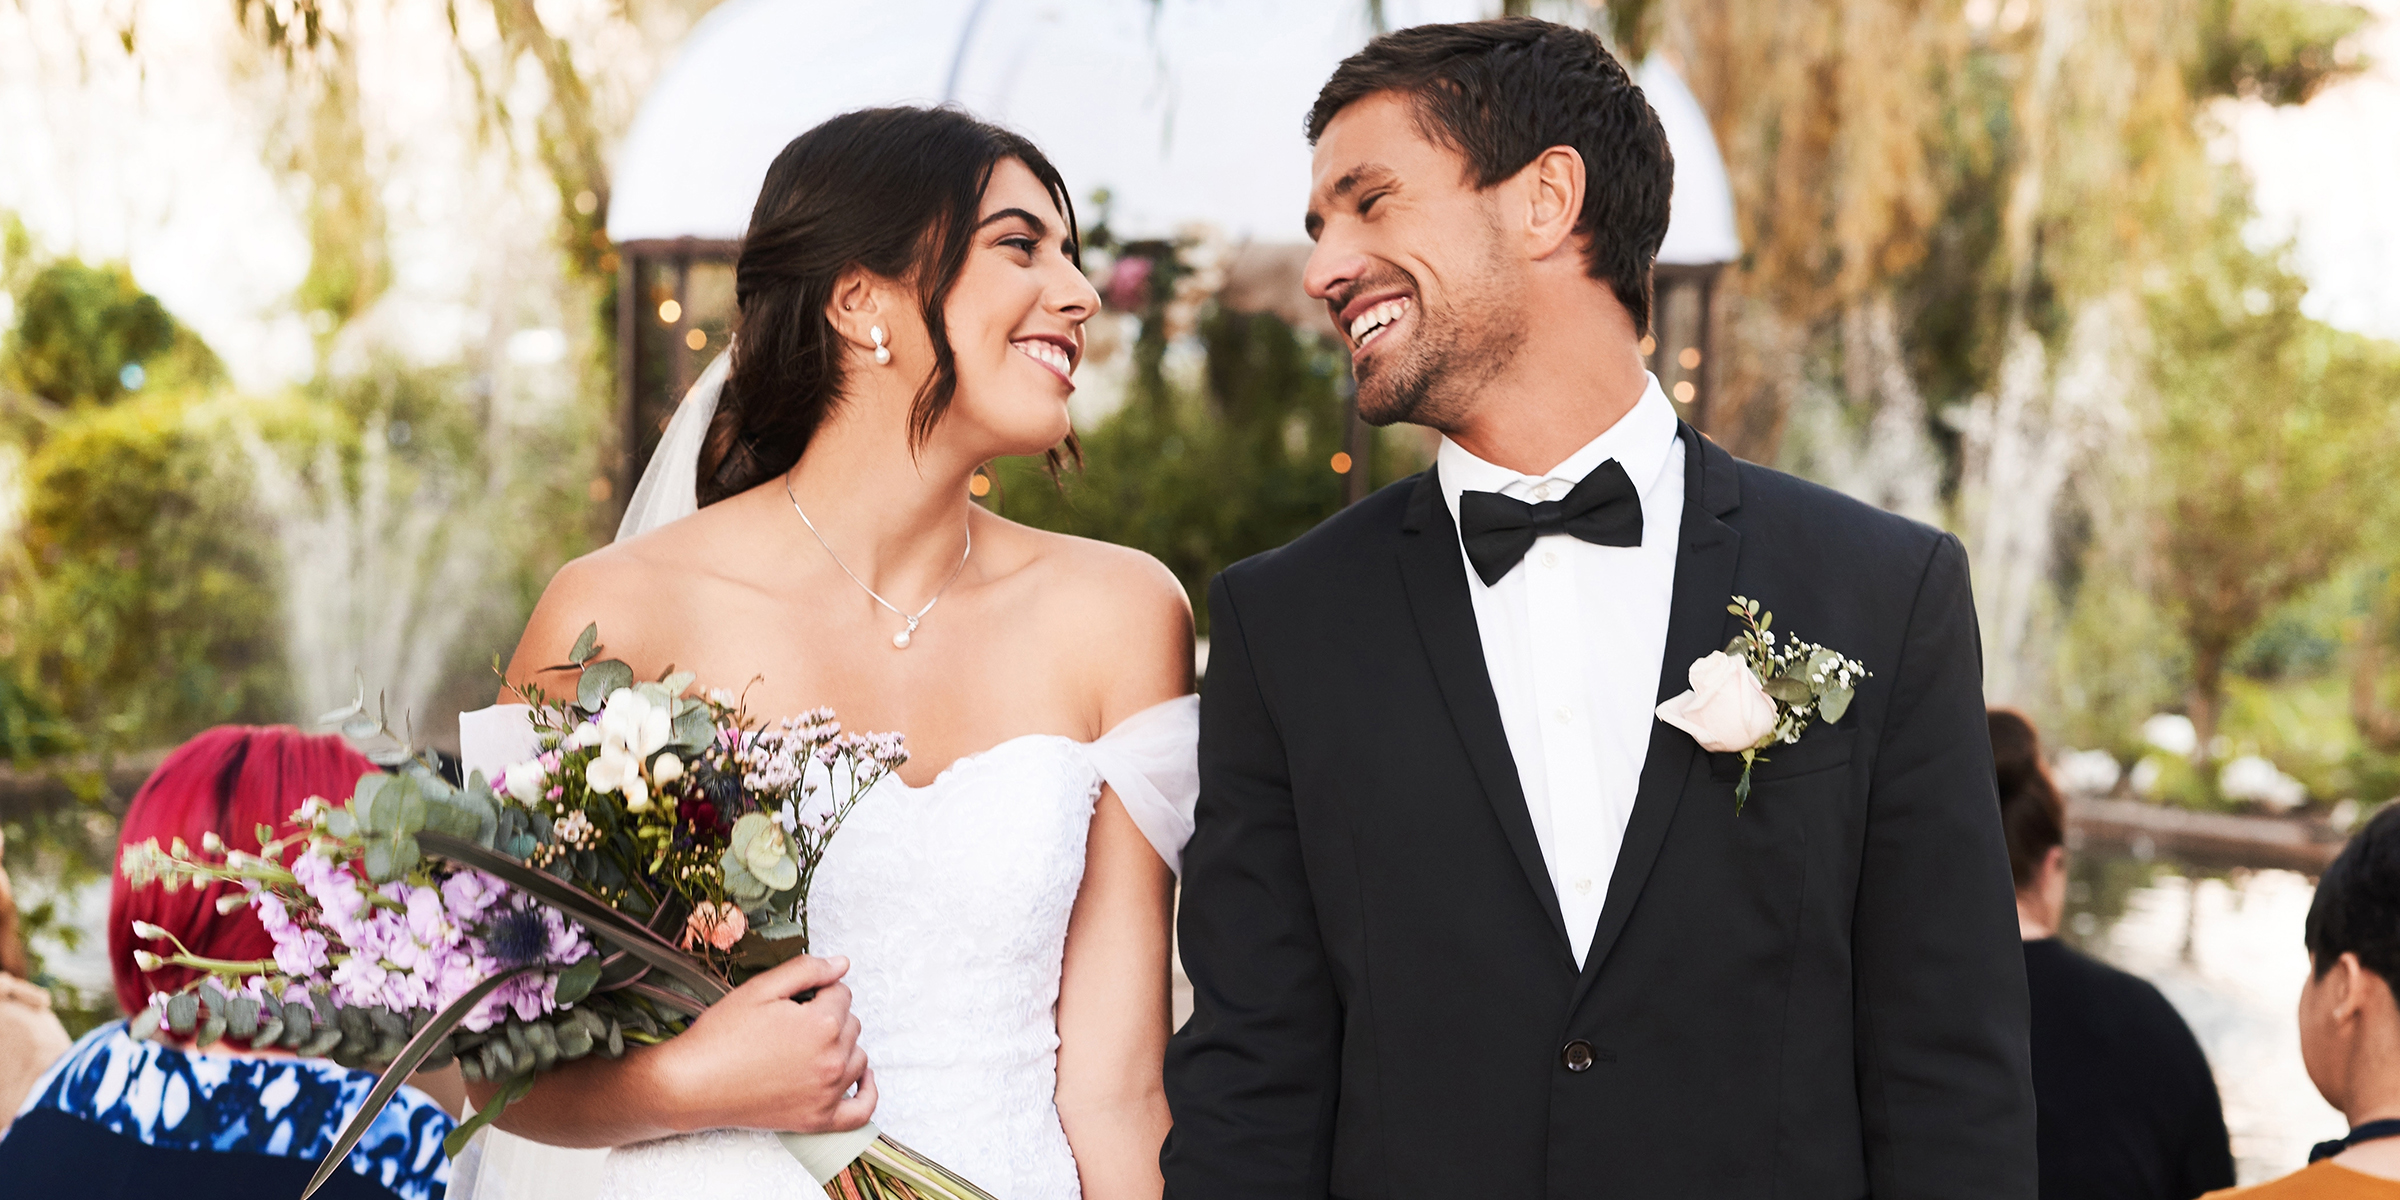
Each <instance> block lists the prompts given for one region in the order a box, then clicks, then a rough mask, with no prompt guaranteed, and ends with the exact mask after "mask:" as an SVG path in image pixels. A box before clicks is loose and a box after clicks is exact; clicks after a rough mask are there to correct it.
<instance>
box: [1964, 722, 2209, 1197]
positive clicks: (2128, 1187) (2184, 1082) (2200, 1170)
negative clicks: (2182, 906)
mask: <svg viewBox="0 0 2400 1200" xmlns="http://www.w3.org/2000/svg"><path fill="white" fill-rule="evenodd" d="M1989 720H1990V725H1991V731H1992V765H1993V766H1994V767H1995V768H1996V769H1997V771H1998V773H1999V776H2000V823H2001V825H2002V827H2003V828H2004V829H2005V830H2006V832H2007V835H2008V860H2009V869H2010V870H2011V871H2013V872H2014V873H2015V875H2016V883H2017V925H2018V928H2019V931H2020V932H2021V933H2023V935H2024V938H2025V983H2026V987H2027V989H2028V990H2029V991H2030V992H2031V993H2032V999H2033V1094H2034V1103H2035V1108H2036V1111H2037V1113H2038V1116H2037V1118H2036V1122H2037V1123H2036V1133H2035V1138H2036V1144H2037V1149H2038V1151H2039V1155H2040V1162H2041V1186H2042V1192H2041V1195H2042V1200H2082V1198H2084V1197H2090V1198H2091V1200H2193V1197H2196V1196H2198V1195H2200V1194H2201V1193H2203V1192H2206V1191H2208V1190H2210V1189H2212V1188H2221V1187H2229V1186H2231V1185H2232V1183H2233V1151H2232V1146H2231V1144H2230V1143H2229V1142H2228V1140H2227V1139H2226V1136H2225V1112H2224V1109H2223V1107H2222V1106H2221V1105H2220V1104H2219V1102H2218V1099H2217V1085H2216V1080H2215V1078H2214V1077H2213V1076H2211V1075H2210V1073H2209V1069H2208V1059H2207V1058H2206V1057H2205V1056H2203V1055H2202V1054H2201V1052H2200V1043H2199V1042H2198V1041H2197V1040H2195V1039H2194V1038H2193V1037H2192V1031H2191V1028H2190V1027H2189V1026H2187V1025H2185V1024H2184V1023H2183V1018H2182V1016H2180V1015H2179V1014H2177V1013H2176V1011H2175V1008H2174V1006H2173V1005H2170V1004H2168V1003H2167V998H2166V997H2164V996H2162V995H2159V993H2158V989H2157V988H2155V987H2152V986H2150V985H2149V984H2148V983H2145V982H2143V981H2142V980H2140V979H2136V978H2134V977H2133V976H2131V975H2128V974H2126V973H2125V972H2123V971H2120V970H2117V969H2116V968H2114V967H2111V966H2108V965H2106V964H2104V963H2101V962H2098V961H2095V960H2093V959H2091V958H2088V957H2085V956H2084V955H2082V954H2078V953H2076V952H2075V951H2074V950H2072V949H2069V948H2068V947H2067V946H2066V945H2065V944H2064V943H2062V942H2060V941H2059V940H2058V937H2057V934H2058V923H2059V918H2060V917H2061V915H2063V914H2062V910H2063V909H2064V908H2065V907H2066V896H2067V866H2066V854H2067V851H2066V826H2067V814H2066V805H2065V803H2064V802H2063V801H2062V800H2061V799H2060V797H2059V793H2058V788H2057V787H2056V786H2055V785H2054V784H2052V783H2051V781H2050V773H2049V771H2048V769H2047V768H2045V767H2044V766H2043V764H2042V748H2041V741H2040V738H2039V737H2038V736H2036V734H2035V733H2034V729H2033V725H2032V723H2031V722H2029V721H2027V720H2026V719H2025V718H2024V716H2023V715H2022V714H2019V713H2016V712H2012V711H2010V710H2008V709H1993V710H1992V711H1991V714H1990V718H1989Z"/></svg>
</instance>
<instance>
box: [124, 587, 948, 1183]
mask: <svg viewBox="0 0 2400 1200" xmlns="http://www.w3.org/2000/svg"><path fill="white" fill-rule="evenodd" d="M598 637H599V630H598V628H597V627H596V626H595V627H587V628H586V629H585V630H584V631H583V634H582V636H581V637H580V638H578V639H577V640H576V643H575V647H574V650H573V652H572V653H571V654H570V656H569V658H570V661H569V662H568V663H567V664H566V665H565V666H564V667H561V668H559V669H560V670H574V671H577V672H579V675H578V678H577V684H576V688H575V694H574V696H573V697H572V698H571V699H567V700H562V701H558V702H552V701H551V700H549V698H548V697H546V696H545V695H543V694H542V693H541V692H540V690H539V689H527V690H525V691H520V692H519V693H518V696H519V698H520V699H523V700H524V701H525V702H526V703H527V704H528V705H529V706H530V707H531V715H532V721H533V725H534V728H535V730H536V733H537V735H538V737H539V742H540V745H541V746H542V750H541V753H540V754H538V755H537V756H536V757H534V758H532V759H529V760H527V761H525V762H521V763H517V764H514V765H512V766H509V767H507V768H506V769H505V770H503V771H502V772H501V773H500V775H499V776H498V777H497V778H494V779H491V780H486V779H484V778H483V777H482V775H481V773H477V774H475V775H472V776H470V777H469V778H468V779H467V781H466V785H465V786H464V787H452V786H450V784H449V783H448V782H447V781H445V780H444V779H443V778H442V777H441V776H440V775H439V774H437V773H436V772H435V771H434V770H433V769H432V767H431V766H430V765H429V764H428V763H426V762H425V761H423V760H422V759H420V758H417V757H415V756H414V755H410V756H408V757H407V759H406V761H405V763H404V765H403V766H401V767H400V768H399V769H398V770H396V771H393V772H390V773H377V774H372V775H368V776H365V777H364V778H362V779H360V780H359V782H358V787H357V790H356V792H355V794H353V795H352V796H351V797H350V799H349V800H348V801H347V802H345V803H342V804H338V805H336V804H332V803H329V802H327V801H325V800H323V799H321V798H316V797H311V798H309V799H308V800H306V801H305V802H303V803H302V804H301V806H300V808H299V811H298V812H297V813H296V814H295V815H294V818H293V819H294V824H295V825H296V826H297V829H298V831H297V832H295V833H292V834H290V835H289V836H286V837H282V838H276V837H275V836H274V831H273V830H271V829H265V828H262V829H261V830H260V831H259V841H260V842H261V843H262V850H261V852H260V853H257V854H247V853H243V852H239V851H234V852H230V853H229V852H227V850H226V847H225V845H224V842H223V840H222V839H221V838H219V837H218V836H217V835H216V834H214V833H211V834H210V835H208V836H207V837H205V838H203V839H202V845H201V847H200V848H199V850H197V851H195V850H194V849H193V848H192V847H190V846H188V845H186V844H185V843H184V842H183V841H182V840H181V839H176V840H175V841H174V842H173V843H172V844H171V845H169V846H167V847H163V848H162V847H160V846H159V845H158V844H157V842H156V841H155V840H152V841H150V842H147V843H143V844H141V845H136V846H129V847H127V848H126V849H125V852H124V857H123V860H122V863H121V869H122V870H123V871H124V872H125V875H126V877H127V878H128V879H129V880H131V881H132V882H134V883H136V884H143V883H148V882H152V881H158V882H161V883H163V884H164V885H165V886H167V887H169V888H174V887H177V886H180V885H182V884H183V883H187V882H189V883H194V884H195V885H200V884H204V883H206V882H208V881H214V880H229V881H233V882H234V883H236V884H238V885H239V887H240V888H241V889H242V890H241V891H240V892H239V893H238V894H229V895H227V896H226V897H225V899H224V900H222V901H220V905H221V907H223V908H224V909H225V910H226V911H231V910H232V908H234V907H238V906H241V905H248V906H250V907H251V908H253V909H254V910H255V911H256V912H257V914H258V917H259V920H260V923H261V924H263V925H265V927H266V929H267V932H268V933H269V934H270V935H271V936H272V937H273V939H274V945H275V949H274V957H272V958H269V959H260V960H257V961H249V962H232V961H225V960H220V959H210V958H203V957H199V956H196V955H193V954H191V953H189V952H188V951H187V950H186V949H185V948H184V947H183V946H182V945H181V944H180V943H178V942H175V941H174V939H173V938H172V937H171V936H170V935H169V934H168V933H167V931H166V930H164V929H161V928H159V927H157V926H155V925H150V924H147V923H137V924H136V925H135V926H134V934H135V936H136V937H137V938H139V939H142V940H143V941H144V942H147V943H151V944H154V945H155V944H157V943H160V942H165V943H168V945H167V946H166V947H164V948H163V949H160V950H149V949H145V950H141V951H137V952H136V957H137V958H138V959H139V960H140V961H141V964H142V966H143V968H144V969H145V970H154V969H156V968H157V967H159V966H162V965H172V966H182V967H188V968H191V969H193V970H195V971H197V972H199V973H200V974H199V976H198V977H197V978H196V979H195V981H194V982H193V983H192V984H191V985H190V986H188V987H186V988H185V989H183V990H182V991H180V992H177V993H175V994H173V995H168V994H164V993H162V994H160V995H157V996H154V997H152V1001H151V1004H150V1006H149V1008H148V1009H146V1010H145V1011H143V1012H142V1013H141V1014H140V1015H139V1016H138V1017H136V1018H135V1020H134V1022H133V1029H132V1032H133V1033H134V1035H135V1036H137V1037H152V1036H158V1035H159V1034H160V1031H161V1030H167V1031H172V1032H173V1033H174V1034H175V1035H178V1036H182V1037H189V1038H192V1039H194V1040H196V1041H197V1042H198V1044H200V1045H203V1046H205V1045H209V1044H211V1043H213V1042H215V1041H217V1040H219V1039H232V1040H235V1041H240V1042H246V1043H248V1044H250V1045H253V1046H280V1047H283V1048H286V1049H290V1050H293V1051H296V1052H299V1053H301V1054H306V1055H311V1056H322V1057H330V1058H332V1059H333V1060H334V1061H336V1062H338V1063H341V1064H342V1065H344V1066H348V1067H353V1068H357V1067H381V1068H382V1075H381V1077H380V1078H379V1079H378V1080H377V1082H376V1085H375V1087H374V1089H373V1090H372V1091H371V1092H370V1093H369V1094H368V1097H367V1101H366V1103H365V1104H364V1105H363V1106H362V1107H361V1108H360V1110H359V1112H358V1114H357V1115H356V1116H355V1117H354V1118H352V1120H351V1122H350V1124H349V1125H348V1127H346V1128H345V1129H344V1130H343V1131H342V1135H341V1136H340V1137H339V1138H337V1139H336V1140H335V1142H334V1145H333V1148H332V1149H331V1150H330V1151H329V1152H328V1153H327V1154H326V1156H325V1160H324V1161H323V1162H322V1163H320V1164H319V1165H318V1168H317V1172H316V1178H315V1179H314V1180H313V1181H312V1182H311V1183H310V1185H309V1191H308V1193H305V1194H304V1200H305V1195H308V1194H314V1192H315V1191H316V1190H317V1188H318V1187H320V1186H322V1185H323V1184H324V1182H325V1180H326V1179H327V1178H329V1177H330V1176H331V1175H332V1173H333V1171H334V1170H335V1169H337V1168H338V1167H339V1166H340V1164H341V1163H342V1162H343V1160H344V1159H346V1158H347V1157H348V1155H349V1153H350V1151H351V1149H352V1148H353V1147H354V1146H356V1145H357V1143H358V1140H359V1139H360V1138H361V1137H362V1136H364V1134H365V1133H366V1130H367V1128H368V1126H369V1125H370V1124H371V1123H372V1121H373V1119H374V1117H375V1114H376V1113H377V1112H378V1111H379V1110H381V1109H382V1107H383V1106H384V1104H385V1103H386V1102H388V1101H389V1100H390V1099H391V1097H392V1095H393V1094H394V1093H395V1092H397V1091H398V1090H399V1088H400V1085H401V1084H402V1083H403V1082H405V1081H406V1080H407V1079H408V1077H409V1076H410V1075H411V1074H413V1073H415V1072H417V1071H420V1070H430V1069H438V1068H440V1067H442V1066H444V1065H446V1064H448V1063H450V1062H452V1061H454V1060H455V1061H456V1062H457V1064H458V1067H459V1070H460V1072H461V1073H462V1074H463V1075H465V1077H466V1078H467V1079H468V1081H470V1082H490V1083H497V1084H499V1085H500V1088H499V1091H498V1093H497V1094H496V1096H495V1097H494V1098H493V1100H492V1102H491V1103H490V1104H489V1105H488V1106H486V1107H485V1108H484V1109H483V1110H481V1111H479V1112H477V1113H476V1114H475V1115H474V1117H473V1118H472V1119H470V1120H469V1121H467V1122H465V1123H464V1124H462V1125H461V1126H460V1127H459V1128H458V1129H457V1130H456V1131H455V1132H453V1133H452V1134H451V1135H450V1137H449V1140H448V1141H447V1142H446V1143H445V1149H446V1150H448V1152H449V1153H450V1154H452V1155H453V1156H455V1155H456V1154H457V1153H458V1152H459V1151H460V1150H461V1149H462V1148H463V1147H464V1146H465V1144H466V1142H467V1139H469V1138H470V1137H472V1136H473V1135H474V1133H475V1132H476V1130H478V1129H480V1128H481V1127H482V1126H484V1125H485V1124H488V1123H489V1122H490V1121H491V1120H492V1119H493V1118H494V1117H496V1116H498V1115H499V1113H500V1111H501V1110H502V1109H503V1108H505V1107H506V1106H507V1105H508V1104H509V1103H511V1102H513V1101H515V1100H516V1099H518V1098H520V1097H522V1096H523V1095H525V1093H526V1092H528V1091H529V1090H531V1088H532V1086H533V1082H534V1079H535V1077H536V1076H537V1075H538V1074H539V1073H540V1072H542V1071H545V1070H548V1069H549V1068H551V1067H553V1066H555V1065H557V1064H558V1063H561V1062H568V1061H572V1060H575V1059H579V1058H582V1057H583V1056H585V1055H588V1054H602V1055H606V1056H608V1057H611V1058H614V1057H616V1056H618V1055H620V1054H622V1053H624V1050H625V1046H626V1045H627V1044H628V1043H632V1044H636V1045H649V1044H656V1043H658V1042H662V1041H664V1040H666V1039H668V1038H671V1037H673V1036H675V1035H676V1034H677V1033H680V1032H682V1031H683V1030H684V1029H686V1028H688V1027H689V1026H690V1024H691V1022H692V1020H693V1018H695V1017H697V1016H698V1015H699V1014H700V1013H701V1012H703V1011H705V1010H706V1009H707V1007H708V1006H709V1005H710V1004H711V1003H713V1002H715V1001H716V1000H718V999H720V998H722V997H723V996H724V995H725V994H726V993H727V992H729V991H730V990H731V989H732V988H733V987H734V986H735V985H737V984H739V983H741V982H742V981H743V980H745V979H748V978H750V977H751V976H753V975H756V974H758V973H759V972H762V971H765V970H767V969H769V968H771V967H773V966H775V965H776V964H778V963H782V962H785V961H788V960H789V959H791V958H793V957H796V956H798V955H801V954H804V953H806V952H807V950H808V889H809V882H810V880H811V878H812V876H813V874H814V872H815V870H816V866H817V864H818V862H819V861H820V860H821V859H822V858H823V857H824V853H825V849H826V847H827V845H828V844H829V843H830V842H831V840H832V838H833V836H834V833H835V832H836V831H837V830H839V829H840V828H841V824H842V821H843V820H844V818H846V817H847V816H848V815H849V813H850V811H851V809H852V807H853V806H855V805H856V804H857V803H858V801H859V800H860V799H861V798H862V797H863V796H865V794H866V793H867V792H868V791H869V790H870V789H871V788H873V787H874V786H875V784H876V783H877V782H878V781H879V780H881V779H882V778H883V777H884V776H885V775H886V774H889V773H890V772H891V771H892V770H893V769H894V768H896V767H897V766H899V765H900V764H901V763H902V762H905V761H906V760H907V751H906V750H905V749H904V748H903V746H902V743H901V739H900V737H899V736H898V735H896V734H861V733H849V732H845V731H844V730H843V729H842V727H841V723H840V722H839V721H837V720H835V718H834V714H833V712H832V711H831V710H830V709H818V710H815V711H813V712H807V713H803V714H801V715H799V716H796V717H790V718H787V719H784V720H782V721H780V722H776V723H773V724H767V723H761V722H757V721H753V720H751V719H750V718H749V717H748V716H747V714H746V713H745V712H744V711H743V709H742V707H741V705H740V703H739V701H738V700H737V699H736V698H735V697H734V696H732V695H731V694H729V693H726V692H723V691H714V692H711V693H709V694H708V695H706V696H704V697H693V696H686V695H685V694H684V693H685V692H686V691H687V690H689V689H690V687H691V684H692V681H693V677H692V676H691V675H690V674H688V673H679V674H670V675H668V676H666V677H665V678H663V679H660V680H658V681H656V682H644V683H637V682H635V680H634V675H633V670H632V668H630V667H628V666H627V665H626V664H625V663H623V662H620V661H617V660H614V659H597V658H596V655H597V651H598V649H599V647H598ZM328 720H338V721H342V722H344V725H343V730H344V732H345V733H347V734H350V735H352V736H353V737H364V736H371V735H373V734H376V733H380V732H382V730H383V726H384V723H383V721H382V720H381V719H380V718H379V717H374V716H368V715H367V714H366V712H365V704H364V695H363V689H362V695H361V702H360V703H359V704H356V705H353V706H352V707H351V708H349V709H346V710H343V711H342V712H339V713H334V714H329V716H328ZM808 998H809V996H808V995H807V994H803V995H801V996H797V997H794V999H796V1000H802V1001H805V1000H807V999H808ZM782 1137H783V1139H784V1142H785V1145H786V1146H787V1147H788V1148H789V1149H790V1150H791V1151H792V1153H793V1155H794V1157H796V1158H798V1159H799V1160H800V1161H801V1163H802V1164H803V1165H804V1166H806V1167H807V1168H808V1169H809V1172H810V1174H811V1175H812V1176H813V1177H815V1178H816V1179H817V1180H818V1182H820V1183H823V1184H827V1185H828V1186H829V1188H830V1189H831V1190H832V1192H833V1194H834V1195H836V1196H839V1197H842V1198H843V1200H884V1198H889V1200H953V1198H957V1200H976V1198H983V1200H988V1197H986V1194H985V1193H984V1192H983V1191H981V1190H980V1189H978V1188H976V1187H975V1186H974V1185H972V1184H970V1183H967V1182H966V1181H965V1180H962V1179H960V1178H958V1177H957V1176H955V1175H953V1174H952V1173H950V1172H949V1171H947V1170H944V1169H943V1168H942V1167H940V1166H939V1165H937V1164H935V1163H933V1162H931V1161H929V1160H927V1159H925V1158H924V1157H922V1156H920V1155H918V1154H916V1153H914V1152H912V1151H910V1150H909V1149H908V1148H907V1147H905V1146H902V1145H900V1144H899V1143H897V1142H894V1141H892V1140H891V1139H889V1138H887V1137H883V1136H882V1135H881V1134H880V1133H879V1132H877V1131H876V1130H875V1128H874V1126H872V1125H869V1126H867V1127H866V1128H865V1129H864V1130H861V1131H858V1132H856V1133H852V1134H825V1135H803V1134H785V1135H782Z"/></svg>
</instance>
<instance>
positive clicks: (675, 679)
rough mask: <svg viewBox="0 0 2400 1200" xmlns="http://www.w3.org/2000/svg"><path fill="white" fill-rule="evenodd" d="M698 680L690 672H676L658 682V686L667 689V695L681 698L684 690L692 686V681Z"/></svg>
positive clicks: (696, 676)
mask: <svg viewBox="0 0 2400 1200" xmlns="http://www.w3.org/2000/svg"><path fill="white" fill-rule="evenodd" d="M698 678H700V677H699V676H698V675H695V674H693V673H692V672H690V671H677V672H675V673H674V674H672V675H669V676H667V677H666V678H665V679H661V680H659V681H658V682H659V686H661V687H663V688H665V689H667V694H668V695H670V696H681V695H682V694H683V693H684V691H685V690H686V689H688V688H690V687H691V686H692V681H693V680H695V679H698Z"/></svg>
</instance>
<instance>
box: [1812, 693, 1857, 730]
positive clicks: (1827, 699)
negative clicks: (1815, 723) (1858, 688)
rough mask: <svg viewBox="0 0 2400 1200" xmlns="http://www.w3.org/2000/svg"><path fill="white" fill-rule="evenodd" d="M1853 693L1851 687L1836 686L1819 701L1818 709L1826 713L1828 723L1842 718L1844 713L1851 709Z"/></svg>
mask: <svg viewBox="0 0 2400 1200" xmlns="http://www.w3.org/2000/svg"><path fill="white" fill-rule="evenodd" d="M1852 694H1853V690H1852V689H1850V688H1834V689H1832V690H1830V691H1828V692H1826V693H1825V695H1824V696H1823V698H1821V699H1819V700H1818V701H1817V711H1818V712H1819V713H1822V714H1823V715H1824V717H1825V723H1826V724H1828V725H1830V724H1832V723H1833V722H1835V721H1839V720H1841V719H1842V714H1843V713H1846V712H1849V711H1850V700H1851V698H1852Z"/></svg>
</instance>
